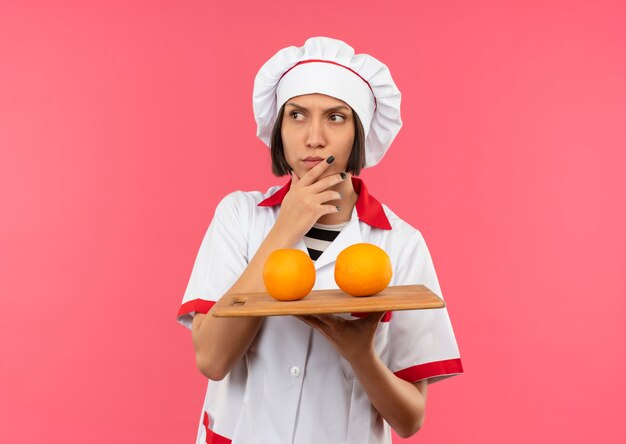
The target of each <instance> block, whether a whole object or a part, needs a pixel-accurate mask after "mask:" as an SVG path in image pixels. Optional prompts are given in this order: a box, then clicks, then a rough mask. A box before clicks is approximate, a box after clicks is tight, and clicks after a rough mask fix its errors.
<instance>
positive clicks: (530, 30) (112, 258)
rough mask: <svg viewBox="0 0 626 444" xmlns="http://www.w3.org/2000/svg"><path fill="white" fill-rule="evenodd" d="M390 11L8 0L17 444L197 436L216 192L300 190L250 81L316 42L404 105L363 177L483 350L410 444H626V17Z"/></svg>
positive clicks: (9, 352)
mask: <svg viewBox="0 0 626 444" xmlns="http://www.w3.org/2000/svg"><path fill="white" fill-rule="evenodd" d="M279 3H280V4H279ZM383 3H384V4H385V5H386V6H385V7H381V3H380V2H372V3H371V6H367V5H366V4H364V2H363V1H352V0H351V1H340V2H336V1H332V2H314V3H311V2H295V3H294V2H286V1H285V2H274V1H273V2H272V4H276V5H279V6H276V7H274V6H273V7H272V9H270V8H269V7H268V6H267V5H268V4H269V2H261V4H259V3H255V2H250V5H248V4H245V5H244V4H243V3H239V4H237V2H234V3H233V4H230V5H229V2H224V1H222V2H208V1H204V2H200V1H198V2H192V1H158V2H155V1H143V2H138V1H131V2H129V1H115V2H111V1H106V2H105V1H99V2H81V1H65V2H45V1H40V2H34V1H19V2H18V1H3V2H1V3H0V205H1V211H2V213H1V217H0V310H1V312H2V313H3V317H2V320H1V321H0V442H2V443H18V442H19V443H25V444H29V443H36V442H48V443H79V442H89V443H110V442H122V443H147V442H150V443H154V444H157V443H163V444H166V443H189V442H192V440H193V437H194V434H195V428H196V423H197V420H198V415H199V413H200V404H201V400H202V397H203V394H204V387H205V381H204V380H203V377H202V376H201V375H200V374H199V372H198V371H197V370H196V369H195V367H194V356H193V351H192V345H191V340H190V335H189V333H188V332H187V331H186V330H185V329H184V328H182V327H180V326H178V325H177V324H176V322H175V320H174V317H175V313H176V311H177V309H178V305H179V303H180V299H181V297H182V293H183V291H184V288H185V285H186V283H187V279H188V278H189V273H190V271H191V266H192V264H193V261H194V258H195V254H196V252H197V249H198V247H199V244H200V241H201V238H202V236H203V234H204V230H205V229H206V227H207V225H208V223H209V221H210V219H211V217H212V214H213V210H214V207H215V204H216V203H217V202H218V200H219V199H220V198H221V197H222V196H223V195H224V194H225V193H227V192H229V191H232V190H235V189H245V190H249V189H265V188H266V187H268V186H270V185H272V184H277V183H282V182H283V180H282V179H280V180H276V179H275V178H274V177H273V176H272V175H271V174H270V171H269V160H268V152H267V149H266V148H264V147H263V145H262V143H261V142H260V141H259V140H257V139H256V138H255V127H254V121H253V117H252V109H251V91H252V81H253V78H254V75H255V74H256V71H257V69H258V68H259V67H260V65H261V64H262V63H263V62H264V61H265V60H266V59H267V58H269V57H270V56H271V55H272V54H274V52H275V51H276V50H278V49H280V48H282V47H284V46H287V45H291V44H297V45H301V44H302V43H303V42H304V40H305V39H306V38H307V37H309V36H313V35H328V36H333V37H337V38H340V39H344V40H346V41H347V42H349V43H350V44H351V45H352V46H354V47H355V48H356V50H357V52H368V53H370V54H372V55H374V56H376V57H378V58H380V59H381V60H383V61H385V62H386V63H387V64H388V65H389V66H390V68H391V70H392V73H393V75H394V78H395V79H396V82H397V84H398V86H399V88H400V89H401V91H402V92H403V98H404V102H403V118H404V122H405V126H404V128H403V129H402V131H401V132H400V134H399V136H398V138H397V141H396V142H395V143H394V146H393V148H392V149H391V151H390V152H389V154H388V156H387V157H386V158H385V159H384V161H383V162H382V163H381V164H380V165H379V166H378V167H376V168H375V169H373V170H371V171H370V170H366V171H365V172H364V174H363V177H364V178H365V179H366V180H367V182H368V186H369V188H370V190H371V191H372V193H373V194H374V195H375V196H377V197H379V198H380V199H381V200H383V201H385V202H386V203H387V204H388V205H389V206H390V207H391V208H392V209H394V210H395V211H396V212H397V213H398V214H399V215H401V216H402V217H404V218H405V219H407V220H408V221H410V222H411V223H412V224H413V225H415V226H416V227H418V228H419V229H420V230H421V231H422V232H423V234H424V236H425V237H426V240H427V241H428V243H429V246H430V249H431V252H432V254H433V257H434V260H435V265H436V267H437V270H438V273H439V278H440V281H441V284H442V287H443V291H444V296H445V297H446V299H447V301H448V305H449V311H450V314H451V317H452V321H453V323H454V325H455V329H456V333H457V338H458V341H459V345H460V347H461V352H462V355H463V361H464V365H465V369H466V374H465V375H463V376H461V377H457V378H454V379H452V380H450V381H446V382H442V383H441V384H437V385H435V386H433V387H432V388H431V390H430V392H429V399H428V403H429V407H428V415H427V420H426V426H425V428H424V430H423V431H421V432H420V433H419V434H418V436H416V437H414V438H412V439H410V440H406V441H404V442H407V443H408V442H410V443H417V442H420V443H481V444H488V443H502V442H506V443H511V444H516V443H528V442H546V443H589V442H602V443H621V442H626V432H625V429H624V427H623V424H622V422H623V421H622V418H621V411H622V410H623V395H624V393H625V391H626V390H625V389H626V387H625V383H624V379H623V377H622V374H624V373H626V362H625V353H624V345H623V338H624V336H625V334H626V331H625V330H626V327H625V325H626V322H625V321H624V314H625V312H626V310H625V309H626V306H625V302H624V299H625V296H626V277H625V276H626V234H625V231H626V230H625V229H624V227H625V226H626V209H625V208H626V154H625V153H626V80H625V79H626V56H625V54H626V34H625V33H624V29H625V28H626V10H625V8H624V6H623V2H620V1H613V2H610V1H595V2H590V1H561V2H557V1H545V0H542V1H516V2H501V1H487V0H484V1H472V2H469V1H418V2H410V1H406V2H403V4H400V5H396V6H392V5H391V4H389V3H386V2H383ZM244 156H245V157H244ZM619 338H622V339H619ZM81 437H82V438H81ZM397 442H402V441H401V440H399V439H398V440H397Z"/></svg>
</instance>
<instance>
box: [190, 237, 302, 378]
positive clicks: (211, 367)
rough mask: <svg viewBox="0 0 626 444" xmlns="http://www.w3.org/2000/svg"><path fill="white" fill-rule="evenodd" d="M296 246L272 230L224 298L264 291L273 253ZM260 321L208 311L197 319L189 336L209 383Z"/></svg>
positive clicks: (233, 360)
mask: <svg viewBox="0 0 626 444" xmlns="http://www.w3.org/2000/svg"><path fill="white" fill-rule="evenodd" d="M295 242H296V241H295V240H294V239H290V238H289V237H288V236H284V235H281V234H279V233H278V232H277V231H275V230H272V231H270V233H269V234H268V236H267V237H266V239H265V240H264V242H263V243H262V244H261V246H260V247H259V249H258V251H257V253H256V254H255V255H254V257H253V258H252V259H251V260H250V262H249V263H248V266H247V267H246V269H245V270H244V272H243V273H242V274H241V276H240V277H239V279H238V280H237V281H236V282H235V284H234V285H233V286H232V287H231V288H230V289H229V290H228V292H227V293H226V294H232V293H247V292H262V291H265V286H264V284H263V266H264V264H265V261H266V259H267V257H268V256H269V255H270V253H271V252H272V251H274V250H276V249H279V248H291V247H293V245H294V244H295ZM263 319H264V318H262V317H247V318H245V317H241V318H216V317H214V316H212V314H211V311H209V312H208V313H207V315H201V314H198V315H196V316H195V317H194V321H193V326H192V336H193V342H194V346H195V350H196V362H197V365H198V368H199V369H200V371H201V372H202V373H203V374H204V375H205V376H207V377H208V378H209V379H213V380H220V379H222V378H224V376H226V375H227V374H228V372H229V371H230V369H231V368H232V367H233V365H235V363H236V362H237V361H238V360H240V359H241V358H242V357H243V355H244V354H245V353H246V351H247V350H248V348H249V347H250V345H251V344H252V341H254V338H255V337H256V335H257V333H258V331H259V329H260V328H261V325H262V324H263Z"/></svg>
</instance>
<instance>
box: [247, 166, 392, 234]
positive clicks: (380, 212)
mask: <svg viewBox="0 0 626 444" xmlns="http://www.w3.org/2000/svg"><path fill="white" fill-rule="evenodd" d="M352 186H353V187H354V191H356V193H357V194H358V196H359V197H358V198H357V200H356V205H355V207H356V214H357V215H358V216H359V219H360V220H362V221H363V222H365V223H366V224H368V225H370V226H372V227H375V228H380V229H382V230H391V224H390V223H389V219H387V215H386V214H385V210H384V209H383V206H382V205H381V203H380V202H378V201H377V200H376V199H375V198H374V196H372V195H371V194H370V193H368V191H367V187H366V186H365V184H364V183H363V181H362V180H361V179H359V178H357V177H352ZM290 187H291V179H289V182H287V183H286V184H285V185H284V186H283V187H282V188H280V189H279V190H278V191H276V192H275V193H274V194H272V195H271V196H270V197H268V198H267V199H265V200H263V201H261V202H260V203H258V204H257V206H259V207H273V206H276V205H280V204H281V203H282V202H283V199H284V198H285V196H286V195H287V192H288V191H289V188H290Z"/></svg>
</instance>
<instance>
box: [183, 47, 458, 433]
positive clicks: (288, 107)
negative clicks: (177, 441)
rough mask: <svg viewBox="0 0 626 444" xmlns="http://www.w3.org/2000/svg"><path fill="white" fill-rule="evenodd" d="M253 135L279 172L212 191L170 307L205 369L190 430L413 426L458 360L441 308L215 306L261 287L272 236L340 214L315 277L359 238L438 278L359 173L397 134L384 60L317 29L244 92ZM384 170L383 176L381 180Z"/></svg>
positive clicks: (327, 282) (404, 273) (298, 234)
mask: <svg viewBox="0 0 626 444" xmlns="http://www.w3.org/2000/svg"><path fill="white" fill-rule="evenodd" d="M253 107H254V115H255V119H256V122H257V127H258V133H257V135H258V136H259V138H261V140H263V142H265V143H266V144H267V145H268V146H269V147H270V152H271V156H272V167H273V171H274V173H275V174H276V175H278V176H282V175H291V179H290V180H289V181H288V182H287V184H285V185H284V186H282V187H281V186H275V187H271V188H270V189H268V190H267V191H266V192H261V191H248V192H244V191H235V192H233V193H231V194H229V195H227V196H225V197H224V198H223V199H222V200H221V202H220V203H219V204H218V206H217V208H216V210H215V215H214V218H213V220H212V222H211V224H210V226H209V228H208V230H207V232H206V235H205V237H204V239H203V241H202V244H201V246H200V251H199V252H198V255H197V258H196V262H195V264H194V267H193V270H192V273H191V278H190V280H189V284H188V286H187V289H186V291H185V294H184V298H183V301H182V305H181V307H180V310H179V312H178V321H179V322H180V323H181V324H183V325H185V326H186V327H188V328H190V329H191V331H192V338H193V342H194V346H195V349H196V361H197V365H198V367H199V369H200V371H201V372H202V373H203V374H204V375H206V376H207V377H208V378H209V380H210V381H209V383H208V389H207V392H206V397H205V400H204V405H203V408H202V414H201V418H200V423H199V427H198V435H197V441H196V442H197V444H200V443H202V444H204V443H216V444H225V443H235V444H254V443H259V444H283V443H284V444H288V443H295V444H309V443H311V444H313V443H324V444H334V443H337V444H340V443H341V444H346V443H349V444H366V443H371V444H382V443H391V433H390V428H393V429H394V430H395V431H396V432H397V433H398V434H399V435H400V436H411V435H412V434H414V433H415V432H416V431H417V430H419V428H420V427H421V426H422V423H423V420H424V414H425V408H426V397H427V388H428V384H432V383H433V382H436V381H440V380H442V379H445V378H447V377H450V376H453V375H457V374H460V373H462V372H463V367H462V364H461V360H460V355H459V350H458V347H457V343H456V339H455V336H454V332H453V329H452V325H451V323H450V319H449V316H448V312H447V310H446V309H445V308H444V309H435V310H413V311H397V312H388V313H373V314H369V315H364V314H356V313H355V314H352V315H342V316H334V315H326V316H316V317H315V316H307V317H292V316H276V317H267V318H215V317H213V316H211V312H210V311H211V307H212V306H213V304H214V303H215V302H216V301H217V300H218V299H219V298H220V297H222V296H223V295H224V294H226V293H239V292H253V291H264V287H263V281H262V272H261V270H262V267H263V264H264V262H265V260H266V259H267V257H268V255H269V254H270V253H271V252H272V251H274V250H276V249H278V248H299V249H302V250H303V251H305V252H307V251H308V250H307V248H306V245H305V243H304V240H303V238H304V236H305V234H307V233H308V232H309V231H310V229H311V228H312V227H314V226H316V224H317V226H323V227H341V229H340V230H341V231H340V232H339V234H338V235H337V236H336V238H335V239H334V240H333V241H332V242H330V244H329V245H327V246H326V248H325V250H324V251H323V252H322V254H321V255H320V256H319V258H317V260H316V261H315V268H316V272H317V277H316V282H315V287H314V289H315V290H321V289H330V288H337V286H336V284H335V281H334V263H335V260H336V257H337V255H338V253H339V252H341V251H342V250H343V249H344V248H346V247H348V246H350V245H353V244H355V243H360V242H367V243H371V244H374V245H377V246H379V247H381V248H382V249H383V250H385V251H386V252H387V254H388V255H389V256H390V258H391V263H392V267H393V278H392V281H391V283H390V285H408V284H423V285H426V286H427V287H428V288H430V289H431V290H432V291H433V292H435V293H437V294H438V295H440V296H441V295H442V294H441V288H440V286H439V282H438V280H437V276H436V274H435V269H434V267H433V262H432V260H431V256H430V254H429V251H428V248H427V246H426V243H425V241H424V239H423V237H422V235H421V234H420V232H419V231H418V230H417V229H415V228H413V227H412V226H410V225H409V224H407V223H406V222H404V221H403V220H401V219H400V218H399V217H398V216H397V215H396V214H394V213H393V212H392V211H391V210H390V209H389V208H388V207H387V206H385V205H383V204H381V203H380V202H379V201H378V200H376V199H375V198H374V197H373V196H372V195H371V194H370V193H369V191H368V189H367V188H366V186H365V184H364V183H363V181H362V180H361V179H359V178H357V177H355V176H357V175H358V174H359V172H360V170H361V168H366V167H371V166H374V165H375V164H377V163H378V162H379V161H380V160H381V158H382V157H383V155H384V154H385V152H386V150H387V149H388V148H389V146H390V145H391V142H392V141H393V139H394V138H395V136H396V134H397V133H398V131H399V129H400V127H401V125H402V122H401V119H400V92H399V91H398V89H397V87H396V85H395V83H394V82H393V80H392V78H391V75H390V73H389V70H388V69H387V67H386V66H385V65H384V64H382V63H381V62H380V61H378V60H376V59H375V58H373V57H371V56H369V55H367V54H355V53H354V50H353V49H352V48H351V47H350V46H348V45H347V44H345V43H344V42H341V41H339V40H334V39H330V38H326V37H315V38H311V39H309V40H307V41H306V42H305V44H304V46H303V47H293V46H292V47H288V48H284V49H282V50H280V51H279V52H278V53H276V54H275V55H274V56H273V57H272V58H271V59H270V60H269V61H267V62H266V63H265V64H264V65H263V67H262V68H261V69H260V71H259V73H258V74H257V76H256V79H255V84H254V91H253ZM390 180H393V178H390Z"/></svg>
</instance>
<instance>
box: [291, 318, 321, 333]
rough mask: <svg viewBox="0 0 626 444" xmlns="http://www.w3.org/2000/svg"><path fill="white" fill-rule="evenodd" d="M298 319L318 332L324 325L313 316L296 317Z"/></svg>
mask: <svg viewBox="0 0 626 444" xmlns="http://www.w3.org/2000/svg"><path fill="white" fill-rule="evenodd" d="M296 318H298V319H300V320H301V321H302V322H304V323H305V324H307V325H309V326H310V327H313V328H316V329H318V330H319V329H320V328H322V323H321V322H320V321H319V319H316V318H315V317H313V316H310V315H309V316H296Z"/></svg>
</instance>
